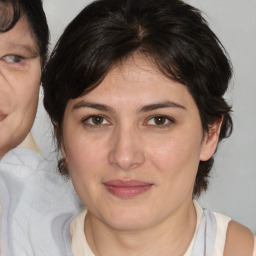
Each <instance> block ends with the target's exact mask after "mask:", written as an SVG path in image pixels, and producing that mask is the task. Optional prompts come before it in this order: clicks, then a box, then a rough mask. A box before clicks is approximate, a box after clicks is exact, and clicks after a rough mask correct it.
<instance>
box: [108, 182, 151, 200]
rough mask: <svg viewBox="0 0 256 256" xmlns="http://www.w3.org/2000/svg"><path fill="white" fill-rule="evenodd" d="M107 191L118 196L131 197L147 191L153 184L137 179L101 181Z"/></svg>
mask: <svg viewBox="0 0 256 256" xmlns="http://www.w3.org/2000/svg"><path fill="white" fill-rule="evenodd" d="M103 184H104V186H105V187H106V189H107V190H108V192H110V193H111V194H113V195H114V196H117V197H119V198H124V199H125V198H133V197H136V196H137V195H140V194H142V193H144V192H146V191H148V190H149V189H150V188H151V187H152V185H153V184H151V183H147V182H143V181H139V180H110V181H107V182H104V183H103Z"/></svg>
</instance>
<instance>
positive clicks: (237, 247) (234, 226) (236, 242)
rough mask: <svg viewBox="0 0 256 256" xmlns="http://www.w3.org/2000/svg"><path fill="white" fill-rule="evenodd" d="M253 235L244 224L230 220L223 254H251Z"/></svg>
mask: <svg viewBox="0 0 256 256" xmlns="http://www.w3.org/2000/svg"><path fill="white" fill-rule="evenodd" d="M253 249H254V236H253V234H252V232H251V231H250V230H249V229H248V228H247V227H245V226H243V225H241V224H239V223H238V222H235V221H230V223H229V225H228V230H227V238H226V245H225V250H224V256H252V254H253Z"/></svg>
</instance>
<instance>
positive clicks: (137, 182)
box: [103, 179, 152, 187]
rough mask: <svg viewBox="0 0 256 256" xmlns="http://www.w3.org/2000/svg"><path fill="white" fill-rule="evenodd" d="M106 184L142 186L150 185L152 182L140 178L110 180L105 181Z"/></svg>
mask: <svg viewBox="0 0 256 256" xmlns="http://www.w3.org/2000/svg"><path fill="white" fill-rule="evenodd" d="M103 184H104V185H106V186H113V187H142V186H149V185H152V183H149V182H144V181H140V180H119V179H118V180H109V181H106V182H103Z"/></svg>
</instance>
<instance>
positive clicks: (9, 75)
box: [0, 18, 41, 158]
mask: <svg viewBox="0 0 256 256" xmlns="http://www.w3.org/2000/svg"><path fill="white" fill-rule="evenodd" d="M40 77H41V63H40V56H39V51H38V47H37V44H36V41H35V39H34V37H33V35H32V33H31V31H30V28H29V26H28V23H27V20H26V19H25V18H21V19H20V20H19V21H18V23H17V24H16V25H15V27H14V28H13V29H11V30H10V31H8V32H5V33H0V158H1V157H2V156H3V155H4V154H5V153H6V152H7V151H8V150H10V149H11V148H13V147H15V146H17V145H18V144H19V143H21V142H22V140H23V139H24V138H25V136H26V134H27V133H28V132H29V130H30V129H31V126H32V124H33V121H34V117H35V113H36V108H37V102H38V91H39V85H40Z"/></svg>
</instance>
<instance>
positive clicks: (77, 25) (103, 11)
mask: <svg viewBox="0 0 256 256" xmlns="http://www.w3.org/2000/svg"><path fill="white" fill-rule="evenodd" d="M134 54H139V55H143V56H145V57H147V58H150V60H152V61H153V63H155V64H156V67H157V68H158V69H159V70H160V71H161V72H162V73H163V74H165V75H166V76H167V77H169V78H170V79H174V80H176V81H178V82H180V83H182V84H184V85H185V86H186V87H187V89H188V90H189V92H190V94H191V95H192V97H193V98H194V100H195V102H196V104H197V107H198V109H199V112H200V117H201V122H202V127H203V130H204V131H208V130H209V127H210V126H211V125H212V124H213V123H215V122H216V121H219V120H220V119H221V118H223V123H222V127H221V131H220V136H219V141H221V140H222V139H223V138H226V137H228V136H229V135H230V134H231V132H232V119H231V116H230V112H231V107H230V106H229V105H228V104H227V103H226V101H225V99H224V98H223V95H224V93H225V92H226V90H227V88H228V84H229V80H230V78H231V74H232V69H231V64H230V62H229V59H228V57H227V54H226V52H225V50H224V48H223V46H222V45H221V43H220V41H219V40H218V38H217V37H216V35H215V34H214V33H213V32H212V31H211V29H210V28H209V26H208V24H207V22H206V21H205V19H204V18H203V17H202V15H201V13H200V11H199V10H197V9H195V8H193V7H191V6H190V5H188V4H185V3H184V2H182V1H180V0H157V1H155V0H98V1H95V2H93V3H91V4H90V5H89V6H87V7H86V8H85V9H83V10H82V11H81V12H80V14H79V15H78V16H77V17H76V18H75V19H74V20H73V21H72V22H71V23H70V24H69V26H68V27H67V28H66V30H65V31H64V33H63V35H62V36H61V38H60V39H59V41H58V43H57V45H56V47H55V49H54V50H53V52H52V55H51V57H50V61H49V62H48V65H47V66H46V69H45V70H44V74H43V88H44V106H45V108H46V110H47V112H48V114H49V115H50V118H51V120H52V123H53V125H54V127H55V131H56V135H57V141H58V143H59V145H58V146H60V144H61V141H62V124H63V116H64V112H65V108H66V105H67V103H68V101H69V100H70V99H74V98H77V97H79V96H81V95H84V94H86V93H88V92H89V91H91V90H93V89H94V88H95V87H96V86H98V85H99V84H100V82H101V81H102V80H103V79H104V77H105V76H106V75H107V74H108V72H109V71H110V70H111V69H112V68H113V67H114V66H115V65H118V64H119V63H120V62H122V61H125V60H127V58H129V57H131V56H133V55H134ZM156 86H157V85H156ZM64 163H65V161H64V160H63V159H62V160H60V161H59V171H60V172H61V173H63V174H68V168H67V166H66V165H65V164H64ZM212 165H213V157H212V158H211V159H210V160H208V161H205V162H203V161H201V162H200V163H199V168H198V173H197V177H196V181H195V186H194V195H198V196H199V195H200V193H201V192H202V191H203V190H206V189H207V185H208V176H209V172H210V170H211V168H212Z"/></svg>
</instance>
